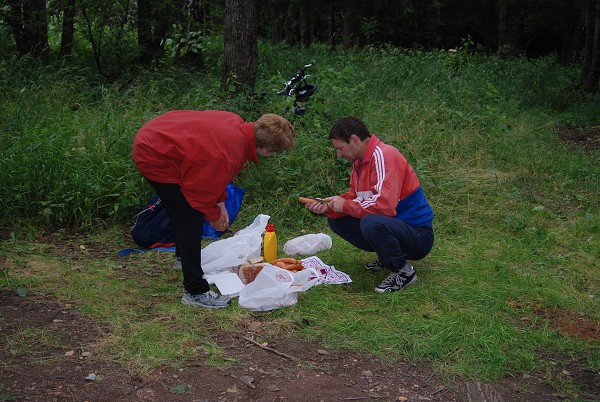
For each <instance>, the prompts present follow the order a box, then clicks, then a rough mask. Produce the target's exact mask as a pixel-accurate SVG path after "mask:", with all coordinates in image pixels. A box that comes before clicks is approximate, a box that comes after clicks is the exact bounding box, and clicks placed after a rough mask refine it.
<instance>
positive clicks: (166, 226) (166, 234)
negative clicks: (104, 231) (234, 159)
mask: <svg viewBox="0 0 600 402" xmlns="http://www.w3.org/2000/svg"><path fill="white" fill-rule="evenodd" d="M226 191H227V199H226V200H225V208H226V209H227V212H228V213H229V224H232V223H233V221H234V220H235V219H236V218H237V215H238V213H239V212H240V209H241V207H242V201H243V200H244V195H245V194H246V190H244V189H241V188H239V187H237V186H236V185H235V184H233V183H231V184H229V185H228V186H227V190H226ZM222 235H223V232H219V231H217V230H215V229H214V228H213V227H212V226H210V224H209V223H208V222H207V221H206V220H204V221H203V222H202V237H203V238H208V239H218V238H219V237H221V236H222ZM131 237H132V238H133V241H134V242H135V243H136V244H137V245H139V246H140V247H143V248H154V247H156V246H165V245H173V244H175V236H174V235H173V231H172V230H171V222H170V221H169V216H168V215H167V210H166V209H165V207H164V205H163V204H162V202H161V200H160V198H158V195H156V194H154V195H153V196H152V197H150V200H149V201H148V205H147V206H146V207H145V208H144V209H143V210H142V211H141V212H140V213H139V214H138V215H137V216H136V218H135V223H134V225H133V227H132V228H131Z"/></svg>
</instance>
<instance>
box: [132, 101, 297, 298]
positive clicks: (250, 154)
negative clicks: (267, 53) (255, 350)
mask: <svg viewBox="0 0 600 402" xmlns="http://www.w3.org/2000/svg"><path fill="white" fill-rule="evenodd" d="M295 138H296V137H295V132H294V128H293V127H292V125H291V124H290V123H289V122H288V121H287V120H286V119H284V118H283V117H281V116H277V115H274V114H265V115H263V116H261V117H260V118H259V119H258V120H256V121H255V122H248V123H247V122H245V121H244V120H243V119H242V118H241V117H240V116H238V115H237V114H234V113H230V112H225V111H218V110H205V111H196V110H174V111H170V112H167V113H165V114H163V115H160V116H158V117H156V118H155V119H153V120H150V121H149V122H148V123H146V124H145V125H144V126H142V128H141V129H140V130H139V132H138V133H137V135H136V137H135V139H134V141H133V160H134V162H135V165H136V167H137V168H138V170H139V171H140V172H141V173H142V175H143V176H144V177H145V178H146V179H147V180H148V182H149V183H150V185H152V187H154V189H155V190H156V193H157V194H158V196H159V197H160V199H161V200H162V202H163V203H164V205H165V209H166V210H167V214H168V215H169V220H170V222H171V228H172V230H173V234H174V235H175V241H176V244H177V246H176V247H177V254H178V257H180V259H181V267H182V271H183V286H184V289H185V292H184V294H183V297H182V298H181V302H182V303H183V304H186V305H192V306H201V307H207V308H221V307H227V306H228V305H229V304H231V299H230V298H229V297H227V296H224V295H219V294H217V293H216V292H214V291H212V290H210V288H209V285H208V282H207V281H206V279H204V271H203V270H202V266H201V263H200V261H201V259H200V252H201V241H202V220H203V219H206V220H207V221H208V222H209V223H210V225H211V226H212V227H213V228H215V229H216V230H218V231H224V230H225V229H227V227H228V226H229V215H228V213H227V209H226V208H225V198H226V197H227V192H226V188H227V185H228V184H229V183H230V182H231V181H232V180H233V179H234V178H235V176H236V175H237V174H238V173H239V172H240V171H241V170H242V168H243V166H244V164H245V163H246V162H247V161H251V162H253V163H254V164H255V165H257V166H258V157H257V155H260V156H271V155H275V154H276V153H278V152H281V151H284V150H287V149H290V148H291V147H292V146H293V145H294V142H295Z"/></svg>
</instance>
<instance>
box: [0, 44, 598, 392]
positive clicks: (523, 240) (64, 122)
mask: <svg viewBox="0 0 600 402" xmlns="http://www.w3.org/2000/svg"><path fill="white" fill-rule="evenodd" d="M215 43H216V42H215ZM260 50H261V64H260V71H259V80H258V83H257V89H258V90H263V89H266V90H269V91H272V90H273V89H278V88H279V87H280V86H281V85H282V84H283V82H285V80H286V79H287V78H289V76H290V75H291V74H293V72H294V71H295V68H296V67H298V66H300V65H302V64H303V63H305V62H307V61H310V60H314V61H315V66H314V67H313V72H312V73H313V74H314V75H313V78H314V82H316V83H317V84H318V86H319V90H318V92H317V94H316V95H315V97H314V98H313V99H311V102H310V103H309V105H308V107H309V109H308V112H307V115H306V116H304V117H302V118H296V117H294V116H288V117H289V118H290V120H291V121H292V122H293V124H294V125H295V127H296V130H297V134H298V143H297V146H296V147H295V148H294V149H293V150H292V151H290V152H288V153H285V154H282V155H279V156H277V157H272V158H264V159H262V160H261V163H260V166H259V167H258V168H255V167H251V168H249V169H247V170H243V171H242V172H241V173H240V175H239V177H238V184H240V185H241V187H243V188H245V189H246V190H247V195H246V198H245V200H244V205H243V208H242V211H241V213H240V215H239V217H238V220H237V221H236V222H235V224H234V229H240V228H242V227H245V226H246V225H248V224H249V223H251V222H252V221H253V219H254V217H255V216H256V215H257V214H258V213H264V214H268V215H270V216H271V217H272V218H271V219H272V221H273V222H274V223H275V224H276V227H277V233H278V237H279V239H280V251H281V250H282V249H283V244H284V242H285V240H287V239H289V238H292V237H296V236H299V235H301V234H304V233H311V232H326V233H330V232H329V230H328V228H327V226H326V223H325V221H324V220H323V219H322V218H321V217H317V216H314V215H312V214H311V213H309V212H308V211H306V210H305V209H303V208H301V207H300V206H299V205H298V203H297V201H296V197H297V196H299V195H313V196H326V195H331V194H336V193H339V192H341V191H344V190H345V189H346V187H347V180H348V174H349V166H348V165H347V164H346V163H345V162H343V161H340V160H336V158H335V152H334V151H333V149H332V148H331V146H330V145H329V144H328V141H327V139H326V138H327V133H328V130H329V127H330V126H331V124H332V123H333V122H334V121H335V120H336V119H337V118H339V117H342V116H346V115H350V114H356V115H358V116H360V117H362V118H364V120H365V121H366V123H367V124H368V126H369V127H370V128H371V130H372V131H373V132H375V133H376V134H377V135H378V136H379V137H381V138H382V139H383V140H384V141H386V142H389V143H391V144H394V145H396V146H398V147H399V148H400V149H401V151H402V152H403V153H404V155H405V156H406V157H407V159H408V160H409V161H410V162H411V164H412V165H413V166H414V167H415V169H416V170H417V172H418V174H419V177H420V179H421V182H422V184H423V187H424V189H425V192H426V194H427V196H428V199H429V200H430V202H431V204H432V206H433V209H434V212H435V214H436V219H435V221H434V224H435V231H436V242H435V245H434V249H433V250H432V252H431V254H430V255H429V256H428V257H427V258H426V259H424V260H422V261H418V262H415V267H416V269H417V272H418V275H419V278H420V283H419V284H418V285H416V286H411V287H409V288H407V289H406V290H405V291H403V292H401V293H397V294H390V295H378V294H375V293H374V292H372V288H373V287H374V286H375V285H376V284H377V283H378V282H379V281H380V280H381V279H382V277H383V275H384V273H378V274H373V273H370V272H365V270H364V269H363V268H362V265H363V264H364V263H365V262H367V261H369V260H370V259H372V258H373V257H374V256H373V255H370V254H368V253H363V252H360V251H358V250H356V249H353V248H352V247H351V246H349V245H348V244H347V243H345V242H344V241H342V240H341V239H340V238H339V237H336V236H333V239H334V247H333V248H332V249H331V250H328V251H324V252H322V253H319V257H320V258H321V259H322V260H323V261H325V262H326V263H328V264H330V265H334V266H336V267H337V268H338V269H340V270H342V271H344V272H346V273H348V274H349V275H351V277H352V279H353V282H352V283H351V284H349V285H337V286H319V287H316V288H312V289H311V290H309V291H308V292H306V293H304V294H301V295H300V300H299V303H298V304H297V305H296V306H294V307H289V308H286V309H283V310H277V311H273V312H271V313H265V314H259V315H256V314H251V313H249V312H247V311H246V310H243V309H241V308H238V307H237V306H234V307H232V308H230V309H225V311H221V310H219V311H204V310H201V309H190V308H187V307H184V306H182V305H180V304H179V297H180V295H181V292H182V287H181V276H180V273H179V272H177V271H174V270H171V269H170V268H169V267H170V266H171V264H172V255H169V254H157V253H146V254H142V255H137V254H136V255H130V256H128V257H123V258H119V257H117V256H116V252H117V251H118V250H120V249H121V248H125V247H129V246H131V240H130V239H129V238H128V237H127V236H126V235H124V234H123V233H124V231H123V230H122V229H123V228H126V227H128V226H129V225H130V222H131V218H132V216H133V215H134V214H135V213H136V212H137V210H138V208H139V207H140V206H141V205H143V204H144V203H145V201H146V199H147V198H148V196H149V194H150V189H149V187H148V186H147V184H145V183H144V182H143V181H142V179H141V177H140V175H139V174H138V173H137V171H136V170H135V167H134V166H133V164H132V162H131V157H130V146H131V141H132V139H133V136H134V135H135V133H136V131H137V129H138V128H139V127H140V126H141V125H142V124H143V123H144V122H145V121H147V120H148V119H150V118H152V117H154V116H156V115H157V114H159V113H161V112H164V111H166V110H169V109H175V108H222V109H227V110H232V111H235V112H237V113H240V114H241V115H242V116H244V117H245V118H247V119H249V120H250V119H254V118H256V117H258V116H259V115H260V114H262V113H264V112H275V113H283V111H284V110H285V108H286V106H287V105H288V104H287V102H288V100H287V99H286V98H283V97H277V96H275V95H272V96H268V97H266V98H265V99H262V100H260V101H256V100H251V99H248V98H245V97H238V98H233V99H231V98H226V97H221V96H220V94H219V92H218V68H217V67H216V66H212V67H211V68H210V69H209V70H207V71H205V72H203V73H194V72H190V71H186V70H183V69H179V68H173V67H162V68H157V69H156V70H143V71H138V72H137V73H136V74H135V75H134V74H132V76H131V77H127V79H126V78H123V80H122V81H119V82H112V83H107V82H104V81H102V80H99V79H98V78H97V77H95V76H94V75H93V73H92V72H90V71H88V70H83V69H78V68H76V67H69V68H66V67H64V68H58V69H57V68H51V67H39V66H24V65H23V64H20V63H19V62H17V61H14V60H13V61H10V60H9V61H2V62H0V71H1V72H2V74H0V77H2V78H0V86H2V91H1V92H0V98H1V100H2V102H0V114H1V117H2V118H1V119H0V146H1V147H2V149H3V159H2V160H1V162H0V183H2V190H3V191H2V194H3V200H4V203H3V206H4V208H3V210H2V212H0V222H1V225H0V226H1V227H2V228H3V229H4V230H8V231H10V232H11V233H12V237H13V239H12V240H7V241H5V242H4V243H2V244H1V245H0V253H2V254H4V257H3V259H4V260H7V261H10V264H9V263H5V264H4V267H5V268H4V270H5V273H6V274H7V275H8V278H9V279H10V285H11V287H12V288H17V287H27V288H28V289H29V291H30V292H36V293H37V292H43V293H48V294H50V295H52V296H53V297H55V298H57V299H59V300H62V301H69V302H70V303H72V304H73V305H75V306H77V308H78V309H80V310H81V311H82V312H83V313H84V314H86V315H87V316H89V317H91V318H93V319H94V320H96V321H97V322H98V323H100V325H101V326H106V327H107V328H109V329H110V330H107V331H105V332H104V334H103V336H102V339H100V340H99V343H98V346H97V347H98V350H97V352H98V353H100V354H101V355H103V356H107V357H108V358H111V359H114V360H117V361H119V362H122V363H123V364H124V365H127V366H129V367H131V368H132V370H135V371H139V372H146V371H149V370H151V369H152V368H154V367H157V366H160V365H173V366H176V365H178V364H181V361H182V360H184V359H185V360H194V359H199V360H201V361H207V362H209V364H214V365H225V366H226V365H230V364H233V363H234V362H232V361H231V360H230V358H228V357H227V356H226V354H225V353H223V351H222V350H221V349H220V348H219V347H218V346H217V345H218V342H217V339H215V338H214V337H213V335H212V334H214V333H220V331H226V332H231V333H232V334H234V335H244V334H247V333H253V334H256V335H257V336H258V337H259V338H261V339H264V340H267V341H268V340H269V339H274V338H277V337H281V336H286V335H288V334H290V333H294V334H295V335H297V336H300V337H302V338H304V339H307V340H312V341H315V342H320V343H324V344H325V345H327V347H330V348H335V347H341V348H348V349H355V350H361V351H366V352H370V353H373V354H375V355H378V356H381V357H382V358H385V359H386V360H387V359H389V358H390V357H392V358H406V359H409V360H411V361H413V362H415V363H419V362H424V363H428V364H432V365H433V366H434V367H435V368H436V369H437V370H438V372H439V373H441V374H443V375H445V376H447V377H448V378H454V377H456V376H461V377H466V378H474V379H480V380H494V379H498V378H501V377H503V376H506V375H515V374H518V373H527V372H530V371H533V370H535V369H538V368H541V369H549V366H550V363H549V362H548V361H547V360H545V359H544V358H543V357H547V356H549V355H550V356H552V355H555V356H571V357H573V358H584V359H586V364H587V365H589V367H591V368H593V369H595V370H598V369H599V368H600V354H599V353H598V350H599V348H598V342H597V341H585V340H581V339H578V338H574V337H568V336H565V335H564V334H562V333H560V332H558V331H557V330H556V329H554V328H553V327H552V325H551V324H552V323H551V322H550V321H549V320H547V319H545V318H544V317H542V316H540V314H539V313H538V311H540V310H543V309H558V310H561V311H565V312H569V313H572V314H574V315H575V316H580V317H586V318H588V319H590V320H596V321H597V320H599V319H600V308H599V307H600V270H599V269H598V260H599V259H600V180H599V177H600V163H598V162H599V161H600V158H599V153H598V151H589V152H588V151H585V150H583V149H572V148H567V147H566V146H565V145H564V144H563V143H561V141H560V140H559V138H558V136H557V133H556V127H558V126H560V125H570V126H577V125H587V124H593V125H597V124H598V121H597V116H599V115H600V105H599V104H598V102H597V99H594V98H587V97H584V96H582V95H581V94H579V93H578V92H577V91H576V89H575V83H576V82H577V72H576V71H574V70H573V69H571V68H564V67H560V66H559V65H557V64H556V62H555V61H554V60H552V59H551V58H545V59H540V60H536V61H531V60H525V59H516V60H504V59H500V58H497V57H494V56H482V55H477V54H467V53H464V52H462V51H461V52H459V53H458V54H455V55H449V54H446V53H443V52H430V53H424V52H416V51H402V50H397V49H391V48H386V49H375V48H367V49H363V50H353V51H342V50H333V51H330V50H328V49H326V48H323V47H318V46H317V47H314V48H310V49H306V50H303V51H298V50H297V49H293V48H288V47H286V46H281V45H278V46H274V45H269V44H261V47H260ZM208 51H209V52H210V51H211V50H210V49H209V50H208ZM218 54H219V48H218V46H217V45H215V48H214V49H213V50H212V53H210V54H209V55H210V56H211V57H212V59H214V60H217V59H218V58H217V55H218ZM57 228H63V229H62V230H60V229H57ZM69 228H77V229H78V232H77V233H76V234H75V237H74V238H75V239H77V240H78V242H74V243H70V242H71V241H72V239H73V237H72V236H69V235H67V233H69V232H70V230H69ZM65 229H66V230H65ZM41 233H45V234H46V235H47V236H52V237H55V238H56V239H55V240H59V241H62V242H67V241H68V242H67V243H66V244H71V245H72V247H71V248H70V251H69V252H68V253H63V254H60V255H57V254H56V253H54V252H53V249H52V248H51V247H49V246H46V245H44V243H45V242H44V241H33V240H31V239H33V238H34V236H39V235H40V234H41ZM330 234H331V233H330ZM79 244H83V245H86V248H79ZM98 251H102V253H99V252H98ZM61 255H63V256H61ZM3 277H4V276H0V278H3ZM23 336H24V337H26V336H27V334H24V335H23ZM11 342H15V345H17V346H18V340H12V341H11ZM17 346H15V348H16V349H15V350H18V347H17ZM555 386H556V387H557V388H559V389H560V390H563V391H565V392H566V391H569V392H571V390H570V386H569V384H562V383H558V382H557V383H556V384H555ZM572 392H575V391H572Z"/></svg>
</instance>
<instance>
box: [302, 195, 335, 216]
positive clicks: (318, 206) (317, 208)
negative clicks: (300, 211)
mask: <svg viewBox="0 0 600 402" xmlns="http://www.w3.org/2000/svg"><path fill="white" fill-rule="evenodd" d="M336 199H338V200H339V201H338V202H337V203H338V204H339V205H341V207H340V208H343V206H344V202H345V200H344V199H343V198H342V197H338V196H335V197H327V198H323V201H324V202H319V201H315V202H309V203H308V204H305V207H306V209H308V210H309V211H311V212H314V213H315V214H319V215H322V214H326V213H327V211H328V210H329V209H333V210H334V211H336V212H342V210H341V209H340V210H339V211H338V210H336V209H335V208H333V205H332V202H333V201H334V200H336Z"/></svg>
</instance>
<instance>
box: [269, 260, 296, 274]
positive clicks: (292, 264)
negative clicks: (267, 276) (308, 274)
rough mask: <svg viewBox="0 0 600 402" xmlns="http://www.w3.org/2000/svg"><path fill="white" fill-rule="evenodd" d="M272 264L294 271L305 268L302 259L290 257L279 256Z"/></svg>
mask: <svg viewBox="0 0 600 402" xmlns="http://www.w3.org/2000/svg"><path fill="white" fill-rule="evenodd" d="M271 264H273V265H275V266H276V267H279V268H282V269H285V270H288V271H292V272H298V271H302V270H303V269H304V267H303V266H302V261H300V260H297V259H295V258H290V257H284V258H278V259H276V260H273V261H272V262H271Z"/></svg>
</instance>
